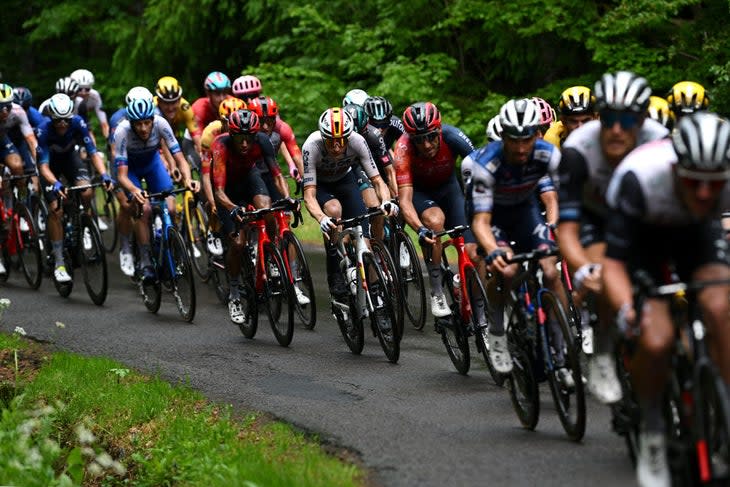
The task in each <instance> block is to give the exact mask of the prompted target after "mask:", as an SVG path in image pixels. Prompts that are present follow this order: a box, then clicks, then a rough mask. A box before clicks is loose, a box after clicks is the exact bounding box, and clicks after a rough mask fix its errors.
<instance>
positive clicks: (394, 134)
mask: <svg viewBox="0 0 730 487" xmlns="http://www.w3.org/2000/svg"><path fill="white" fill-rule="evenodd" d="M364 108H365V112H366V113H367V114H368V117H369V119H368V123H369V124H370V126H371V127H374V128H376V129H378V130H380V135H382V136H383V140H385V146H386V147H387V148H388V149H389V150H390V149H392V148H393V144H394V143H395V141H396V140H398V139H399V138H400V136H401V135H403V133H404V132H405V128H403V121H402V120H401V119H400V118H398V117H396V116H395V115H393V106H392V105H391V104H390V102H389V101H388V99H387V98H384V97H382V96H371V97H368V98H367V99H366V100H365V105H364ZM391 155H392V152H391Z"/></svg>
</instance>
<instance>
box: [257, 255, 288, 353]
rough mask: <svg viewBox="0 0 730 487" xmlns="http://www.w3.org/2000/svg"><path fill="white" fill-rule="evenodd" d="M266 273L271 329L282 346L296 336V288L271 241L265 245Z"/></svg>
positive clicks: (267, 308) (286, 345)
mask: <svg viewBox="0 0 730 487" xmlns="http://www.w3.org/2000/svg"><path fill="white" fill-rule="evenodd" d="M264 271H265V273H266V297H267V299H266V310H267V313H268V315H269V323H270V324H271V330H272V331H273V332H274V336H275V337H276V341H277V342H279V345H281V346H282V347H288V346H289V344H290V343H291V340H292V337H293V336H294V299H295V298H294V288H293V286H292V283H291V282H290V281H289V277H288V274H287V272H286V268H285V267H284V262H283V259H282V257H281V253H280V252H279V250H278V249H277V248H276V247H275V246H274V244H273V243H271V242H269V243H267V244H266V245H265V246H264Z"/></svg>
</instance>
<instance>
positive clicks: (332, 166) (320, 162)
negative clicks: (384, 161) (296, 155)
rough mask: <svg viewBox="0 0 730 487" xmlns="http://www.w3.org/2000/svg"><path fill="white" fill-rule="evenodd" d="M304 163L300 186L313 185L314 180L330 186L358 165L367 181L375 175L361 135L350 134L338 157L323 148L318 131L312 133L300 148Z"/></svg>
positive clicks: (375, 170) (315, 182)
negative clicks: (301, 184) (343, 149)
mask: <svg viewBox="0 0 730 487" xmlns="http://www.w3.org/2000/svg"><path fill="white" fill-rule="evenodd" d="M302 156H303V161H304V177H303V179H302V182H303V185H304V186H303V187H305V188H306V187H307V186H316V185H317V180H319V181H322V182H326V183H332V182H335V181H337V180H339V179H341V178H342V177H344V175H345V174H346V173H348V172H350V170H351V167H352V166H353V165H355V164H357V163H358V162H359V163H360V165H361V166H362V168H363V170H364V171H365V174H366V175H367V176H368V177H369V178H371V179H372V178H374V177H375V176H378V175H379V173H378V168H377V167H376V166H375V161H374V160H373V156H372V154H371V153H370V150H369V149H368V145H367V142H365V139H364V138H363V136H362V135H360V134H358V133H352V134H350V136H349V137H348V138H347V146H346V148H345V151H344V152H343V153H342V154H340V155H339V156H337V157H333V156H331V155H330V154H329V153H328V152H327V150H326V149H325V146H324V139H323V138H322V134H321V133H319V132H312V133H311V134H310V135H309V137H307V140H306V141H305V142H304V145H303V146H302Z"/></svg>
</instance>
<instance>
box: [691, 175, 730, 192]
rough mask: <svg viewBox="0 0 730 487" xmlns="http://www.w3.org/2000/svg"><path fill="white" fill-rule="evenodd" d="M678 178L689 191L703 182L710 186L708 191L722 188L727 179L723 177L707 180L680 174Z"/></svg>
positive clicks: (695, 188)
mask: <svg viewBox="0 0 730 487" xmlns="http://www.w3.org/2000/svg"><path fill="white" fill-rule="evenodd" d="M679 180H680V181H681V182H682V185H683V186H684V187H686V188H687V189H689V190H691V191H695V190H697V188H699V187H700V185H702V184H703V183H707V185H708V186H709V187H710V191H713V192H717V191H720V190H721V189H722V188H724V187H725V184H726V183H727V181H726V180H724V179H720V180H710V181H708V180H705V179H695V178H688V177H682V176H680V178H679Z"/></svg>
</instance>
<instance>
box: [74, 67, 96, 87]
mask: <svg viewBox="0 0 730 487" xmlns="http://www.w3.org/2000/svg"><path fill="white" fill-rule="evenodd" d="M71 77H72V78H73V79H75V80H76V82H77V83H78V84H79V88H91V87H93V86H94V75H93V74H91V71H89V70H88V69H77V70H76V71H74V72H73V73H71Z"/></svg>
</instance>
